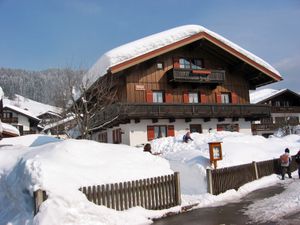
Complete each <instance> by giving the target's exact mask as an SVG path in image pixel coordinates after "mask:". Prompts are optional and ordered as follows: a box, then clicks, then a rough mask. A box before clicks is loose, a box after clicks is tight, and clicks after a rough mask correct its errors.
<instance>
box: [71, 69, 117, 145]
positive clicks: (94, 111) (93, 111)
mask: <svg viewBox="0 0 300 225" xmlns="http://www.w3.org/2000/svg"><path fill="white" fill-rule="evenodd" d="M68 91H69V93H72V94H71V107H70V108H69V111H71V112H72V113H74V118H75V120H76V125H77V129H78V130H79V133H80V136H81V138H82V139H87V138H88V137H89V134H90V132H91V130H92V129H93V127H95V124H96V122H97V119H99V115H100V114H101V113H102V112H103V111H104V110H105V108H106V107H108V106H110V105H112V104H113V103H114V102H115V101H116V99H117V85H116V78H115V76H111V74H106V75H105V76H102V77H100V78H99V79H98V80H97V81H96V82H95V83H94V84H93V85H92V86H90V87H88V88H87V83H85V84H83V83H81V84H80V85H79V90H76V89H75V88H74V83H72V82H71V83H70V85H69V90H68ZM77 93H80V95H79V97H77V96H78V94H77Z"/></svg>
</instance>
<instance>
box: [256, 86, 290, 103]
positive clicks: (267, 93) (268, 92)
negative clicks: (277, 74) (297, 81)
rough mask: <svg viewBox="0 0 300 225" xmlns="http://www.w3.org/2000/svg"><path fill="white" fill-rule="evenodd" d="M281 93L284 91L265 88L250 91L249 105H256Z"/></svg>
mask: <svg viewBox="0 0 300 225" xmlns="http://www.w3.org/2000/svg"><path fill="white" fill-rule="evenodd" d="M283 91H286V89H281V90H275V89H270V88H266V89H261V90H257V91H252V92H250V103H252V104H256V103H258V102H261V101H263V100H265V99H267V98H270V97H272V96H274V95H276V94H279V93H281V92H283Z"/></svg>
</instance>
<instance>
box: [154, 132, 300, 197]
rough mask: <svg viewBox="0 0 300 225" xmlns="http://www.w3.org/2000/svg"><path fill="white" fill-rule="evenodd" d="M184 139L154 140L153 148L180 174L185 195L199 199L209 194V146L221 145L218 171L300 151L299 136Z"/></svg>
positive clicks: (229, 134) (238, 135)
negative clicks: (289, 151)
mask: <svg viewBox="0 0 300 225" xmlns="http://www.w3.org/2000/svg"><path fill="white" fill-rule="evenodd" d="M182 137H183V135H177V136H176V137H167V138H161V139H156V140H154V141H153V142H152V143H151V145H152V149H153V151H155V152H159V153H161V154H162V156H163V157H164V158H166V159H167V160H169V162H170V164H171V168H172V169H173V170H174V171H179V172H180V179H181V183H182V187H181V188H182V194H184V195H199V194H205V193H206V192H207V183H206V168H207V167H210V162H209V147H208V143H209V142H213V141H221V142H222V152H223V160H221V161H218V168H220V167H228V166H234V165H240V164H246V163H251V162H252V161H263V160H269V159H273V158H278V157H279V156H280V155H281V154H282V153H283V151H284V149H285V148H289V149H290V150H291V154H296V153H297V152H298V150H299V149H300V136H299V135H290V136H286V137H284V138H277V137H271V138H268V139H266V138H264V137H262V136H252V135H247V134H242V133H237V132H216V133H211V134H199V133H192V134H191V137H192V138H193V140H194V141H190V142H189V143H184V142H182Z"/></svg>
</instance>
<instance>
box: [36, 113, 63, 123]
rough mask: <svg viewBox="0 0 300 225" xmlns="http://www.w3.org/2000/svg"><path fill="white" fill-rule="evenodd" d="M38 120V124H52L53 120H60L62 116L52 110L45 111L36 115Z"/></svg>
mask: <svg viewBox="0 0 300 225" xmlns="http://www.w3.org/2000/svg"><path fill="white" fill-rule="evenodd" d="M37 117H38V118H39V119H40V120H41V121H40V124H39V125H40V126H42V127H45V126H46V125H48V124H52V123H54V122H57V121H59V120H62V118H63V117H62V116H61V115H60V114H59V113H56V112H52V111H46V112H44V113H42V114H40V115H38V116H37Z"/></svg>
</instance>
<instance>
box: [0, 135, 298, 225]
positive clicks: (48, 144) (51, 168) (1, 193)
mask: <svg viewBox="0 0 300 225" xmlns="http://www.w3.org/2000/svg"><path fill="white" fill-rule="evenodd" d="M182 136H183V135H177V136H176V137H168V138H161V139H157V140H154V141H153V142H152V143H151V144H152V149H153V151H155V152H160V153H161V155H160V156H153V155H151V154H148V153H144V152H142V150H141V149H137V148H133V147H129V146H126V145H113V144H101V143H97V142H93V141H87V140H66V141H61V140H58V139H55V138H51V137H47V136H43V135H29V136H23V137H18V138H10V139H5V140H2V141H1V142H0V143H1V144H2V143H3V144H4V143H5V144H14V145H13V146H6V147H1V148H0V202H1V204H0V224H9V225H12V224H13V225H23V224H26V225H33V224H36V225H56V224H59V225H71V224H81V225H87V224H101V225H102V224H103V225H104V224H105V225H124V224H128V225H134V224H149V223H151V220H150V219H149V218H154V217H159V216H162V215H163V213H165V212H166V210H165V211H163V210H160V211H150V210H145V209H142V208H140V207H135V208H132V209H129V210H126V211H122V212H119V211H115V210H112V209H108V208H106V207H104V206H97V205H95V204H93V203H91V202H89V201H88V200H87V199H86V197H85V196H84V194H83V193H81V192H80V191H78V188H79V187H81V186H88V185H95V184H97V185H98V184H106V183H114V182H122V181H127V180H136V179H142V178H148V177H154V176H160V175H165V174H171V173H173V171H174V170H176V171H179V172H180V179H181V182H180V183H181V188H182V202H183V203H182V205H188V204H194V203H198V204H199V205H198V207H205V206H214V205H220V204H225V203H227V202H229V201H236V200H239V199H240V198H241V197H243V196H245V195H246V194H247V193H249V192H251V191H253V190H255V189H258V188H261V187H266V186H268V185H272V184H275V183H278V182H281V181H280V180H279V179H278V177H277V175H271V176H268V177H264V178H262V179H259V180H256V181H254V182H251V183H248V184H245V185H244V186H242V187H241V188H239V190H238V191H235V190H228V191H227V192H225V193H222V194H220V195H218V196H213V195H210V194H208V193H207V192H206V187H207V186H206V172H205V171H206V168H207V167H209V166H210V165H209V156H208V142H211V141H222V143H223V144H222V146H223V158H224V159H223V160H222V161H219V162H218V165H219V167H224V166H233V165H238V164H243V163H249V162H252V161H260V160H266V159H272V158H275V157H276V158H277V157H279V155H280V154H281V153H282V152H283V150H284V149H285V148H286V147H288V148H290V150H291V154H295V153H296V152H297V151H298V150H299V149H300V136H298V135H289V136H286V137H284V138H276V137H272V138H268V139H266V138H263V137H260V136H251V135H246V134H241V133H235V132H216V133H211V134H198V133H192V134H191V136H192V138H193V139H194V140H193V141H190V142H189V143H183V142H182ZM3 141H5V142H3ZM167 160H168V161H169V162H168V161H167ZM293 176H294V177H295V176H296V174H295V173H294V174H293ZM39 188H41V189H44V190H46V192H47V194H48V196H49V198H48V199H47V201H45V202H44V203H43V204H42V206H41V208H40V212H39V213H38V214H37V216H36V217H33V215H32V211H33V205H32V204H33V203H32V193H33V191H34V190H37V189H39ZM291 188H292V189H291V190H290V191H295V189H297V193H300V190H299V189H300V188H299V185H293V186H292V187H291ZM298 195H299V194H298ZM286 196H287V194H286V195H282V198H287V197H286ZM292 196H293V197H291V200H289V201H290V202H292V203H291V204H290V206H291V205H292V206H293V207H294V206H295V209H298V207H299V205H300V199H299V198H297V199H296V197H295V196H296V195H294V194H293V195H292ZM292 198H294V200H292ZM298 200H299V201H298ZM274 202H275V200H274ZM294 203H295V204H294ZM271 204H273V203H272V202H271ZM275 206H278V207H279V205H277V204H276V205H275ZM259 207H260V211H261V212H260V213H261V214H257V215H261V218H265V217H266V215H263V212H262V211H263V210H264V207H265V205H264V204H263V203H261V204H260V205H258V206H257V207H256V206H254V207H253V208H250V209H249V215H250V216H251V215H255V213H256V212H254V211H251V210H252V209H255V208H257V210H259ZM178 209H179V208H178V207H177V208H174V209H172V210H178ZM277 209H278V208H277ZM284 210H285V211H286V212H292V211H293V210H294V208H292V207H290V208H289V206H288V205H286V206H284V207H283V209H282V214H283V211H284ZM274 214H275V210H274ZM282 214H281V215H282Z"/></svg>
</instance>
